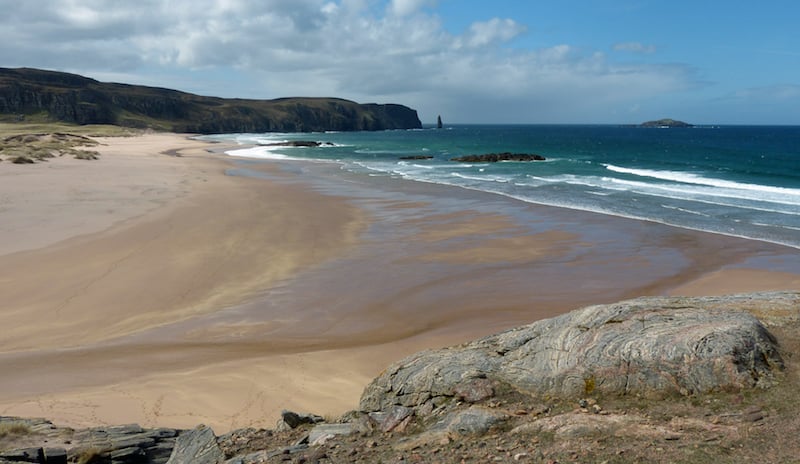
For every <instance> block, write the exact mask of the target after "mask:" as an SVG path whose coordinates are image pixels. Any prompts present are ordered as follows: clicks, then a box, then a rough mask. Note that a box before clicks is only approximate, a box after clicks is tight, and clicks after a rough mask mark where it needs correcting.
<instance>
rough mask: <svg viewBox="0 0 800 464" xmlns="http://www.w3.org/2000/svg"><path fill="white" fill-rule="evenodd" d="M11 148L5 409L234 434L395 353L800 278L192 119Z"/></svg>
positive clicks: (5, 204)
mask: <svg viewBox="0 0 800 464" xmlns="http://www.w3.org/2000/svg"><path fill="white" fill-rule="evenodd" d="M99 141H100V142H101V144H102V145H101V146H100V147H99V148H98V151H99V152H100V157H99V160H96V161H82V160H74V159H56V160H53V161H50V162H47V163H39V164H36V165H26V166H17V165H12V164H11V163H0V295H2V303H1V305H2V306H0V327H3V331H2V336H1V337H0V370H1V371H2V372H4V373H5V374H4V375H3V376H2V377H0V415H19V416H43V417H47V418H49V419H51V420H53V421H56V422H58V423H60V424H65V425H74V426H87V425H97V424H111V423H131V422H137V423H140V424H141V425H144V426H170V427H192V426H194V425H196V424H198V423H205V424H207V425H210V426H212V427H213V428H214V430H215V432H217V433H224V432H226V431H228V430H230V429H233V428H238V427H245V426H257V427H272V426H273V425H274V423H275V420H276V419H277V417H278V416H279V413H280V411H281V410H282V409H293V410H299V411H303V412H314V413H317V414H331V415H335V414H340V413H342V412H344V411H347V410H349V409H353V408H355V407H356V406H357V402H358V397H359V396H360V393H361V390H362V389H363V387H364V385H366V383H368V382H369V380H370V379H371V378H372V377H374V376H375V375H376V374H377V373H378V372H380V371H381V370H382V369H383V368H385V367H386V366H387V365H388V364H389V363H391V362H393V361H395V360H398V359H399V358H401V357H403V356H405V355H407V354H410V353H412V352H414V351H417V350H420V349H425V348H432V347H440V346H445V345H448V344H452V343H457V342H462V341H466V340H468V339H471V338H473V337H477V336H481V335H487V334H489V333H493V332H496V331H498V330H502V329H505V328H509V327H513V326H515V325H519V324H524V323H529V322H532V321H535V320H538V319H542V318H545V317H550V316H553V315H556V314H559V313H563V312H565V311H568V310H570V309H574V308H577V307H580V306H584V305H588V304H595V303H606V302H612V301H616V300H620V299H624V298H631V297H636V296H644V295H665V294H671V295H705V294H707V295H713V294H725V293H738V292H750V291H762V290H779V289H780V290H782V289H794V290H800V269H798V266H800V265H798V263H800V259H798V257H799V255H800V250H796V249H791V248H786V247H781V246H777V245H772V244H768V243H763V242H755V241H749V240H743V239H737V238H732V237H724V236H718V235H711V234H704V233H699V232H693V231H687V230H680V229H675V228H671V227H666V226H662V225H658V224H652V223H645V222H642V221H634V220H627V219H620V218H613V217H609V216H602V215H596V214H591V213H579V212H575V211H567V210H562V209H558V208H548V207H540V206H535V205H530V204H526V203H522V202H519V201H515V200H510V199H507V198H503V197H499V196H495V195H490V194H484V193H479V192H471V191H465V190H460V189H457V188H450V187H444V186H434V185H426V184H414V183H410V182H405V181H400V180H396V179H383V178H372V177H367V176H357V175H352V174H346V173H341V172H340V171H338V169H337V168H336V167H335V166H332V165H330V164H315V163H298V162H290V161H284V162H277V161H274V162H253V161H246V160H236V159H234V158H231V157H228V156H226V155H224V154H222V153H221V149H222V148H223V147H221V146H219V145H215V144H209V143H205V142H201V141H196V140H191V139H189V138H187V136H185V135H179V134H146V135H141V136H137V137H125V138H122V137H120V138H102V139H99Z"/></svg>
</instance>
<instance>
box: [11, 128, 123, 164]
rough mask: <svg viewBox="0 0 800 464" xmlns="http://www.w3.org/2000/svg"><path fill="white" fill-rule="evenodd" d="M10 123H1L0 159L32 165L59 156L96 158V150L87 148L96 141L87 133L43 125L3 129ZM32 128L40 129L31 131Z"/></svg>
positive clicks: (96, 143) (83, 158)
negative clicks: (56, 129) (58, 129)
mask: <svg viewBox="0 0 800 464" xmlns="http://www.w3.org/2000/svg"><path fill="white" fill-rule="evenodd" d="M9 126H13V125H9V124H0V161H10V162H12V163H15V164H33V163H36V162H40V161H47V160H48V159H50V158H56V157H60V156H72V157H74V158H76V159H82V160H94V159H97V156H98V155H97V152H95V151H92V150H91V149H90V148H91V147H94V146H97V145H98V142H97V141H96V140H94V139H92V138H89V137H87V136H84V135H80V134H75V133H72V132H71V131H70V132H58V131H55V130H53V129H55V128H47V127H46V126H44V125H37V126H35V127H26V128H14V130H6V129H7V128H8V127H9ZM34 128H35V129H42V130H41V131H38V130H30V129H34ZM62 128H63V129H67V130H69V129H70V128H66V127H62ZM26 129H27V130H26ZM78 132H79V131H78ZM114 132H115V131H108V132H107V133H114Z"/></svg>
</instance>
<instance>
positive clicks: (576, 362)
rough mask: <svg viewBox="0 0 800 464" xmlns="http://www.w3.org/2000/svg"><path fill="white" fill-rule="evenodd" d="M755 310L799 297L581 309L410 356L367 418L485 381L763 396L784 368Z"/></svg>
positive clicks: (368, 396) (791, 307)
mask: <svg viewBox="0 0 800 464" xmlns="http://www.w3.org/2000/svg"><path fill="white" fill-rule="evenodd" d="M742 308H745V309H747V310H745V309H742ZM753 308H758V310H759V311H761V312H764V313H769V314H778V313H796V312H798V308H800V293H792V292H784V293H760V294H749V295H734V296H727V297H706V298H680V297H673V298H640V299H635V300H629V301H624V302H621V303H616V304H610V305H599V306H590V307H586V308H583V309H578V310H575V311H572V312H570V313H567V314H563V315H561V316H558V317H555V318H552V319H547V320H542V321H538V322H535V323H533V324H530V325H527V326H523V327H518V328H515V329H511V330H508V331H505V332H502V333H499V334H495V335H492V336H489V337H485V338H482V339H480V340H476V341H473V342H471V343H467V344H464V345H460V346H456V347H450V348H445V349H441V350H435V351H424V352H421V353H417V354H414V355H412V356H410V357H407V358H405V359H403V360H401V361H400V362H398V363H395V364H394V365H392V366H390V367H389V368H388V369H386V371H385V372H384V373H383V374H382V375H380V376H379V377H377V378H376V379H374V380H373V381H372V382H371V383H370V384H369V385H368V386H367V387H366V389H365V390H364V393H363V394H362V397H361V403H360V409H361V410H362V411H365V412H371V411H388V410H390V409H391V408H392V407H394V406H396V405H401V406H405V407H409V408H418V409H417V410H418V411H421V410H424V409H425V408H420V406H422V405H424V404H426V402H429V401H432V402H434V404H438V403H441V402H442V400H443V399H447V398H454V397H456V396H457V395H458V394H459V393H458V390H459V388H460V387H459V386H463V385H465V384H469V383H470V382H474V381H475V380H476V379H484V378H485V379H489V380H491V381H493V382H495V383H496V384H502V385H507V386H508V387H509V388H511V389H512V390H516V391H519V392H523V393H527V394H534V395H536V394H539V395H550V396H557V397H570V398H578V397H580V396H583V395H586V394H589V393H593V394H595V393H603V394H617V395H626V394H628V395H642V396H646V397H656V398H657V397H664V396H666V395H672V394H680V395H691V394H696V393H705V392H711V391H717V390H731V389H742V388H751V387H757V386H761V387H766V386H769V385H770V384H771V382H772V379H773V374H774V371H776V370H780V369H782V368H783V360H782V359H781V356H780V354H779V352H778V347H777V342H776V340H775V338H774V337H773V336H772V335H771V334H770V333H769V331H768V330H767V329H766V328H765V327H764V326H763V325H762V324H761V322H759V320H758V319H756V317H754V316H753V315H752V314H751V313H750V312H748V310H749V311H752V309H753ZM462 393H463V392H462ZM428 409H430V408H428Z"/></svg>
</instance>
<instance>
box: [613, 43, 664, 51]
mask: <svg viewBox="0 0 800 464" xmlns="http://www.w3.org/2000/svg"><path fill="white" fill-rule="evenodd" d="M614 50H616V51H622V52H631V53H655V52H656V46H655V45H645V44H643V43H639V42H622V43H618V44H614Z"/></svg>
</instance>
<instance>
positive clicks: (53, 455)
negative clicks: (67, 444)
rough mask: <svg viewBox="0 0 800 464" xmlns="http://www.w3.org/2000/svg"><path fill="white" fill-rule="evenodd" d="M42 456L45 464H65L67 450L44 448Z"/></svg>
mask: <svg viewBox="0 0 800 464" xmlns="http://www.w3.org/2000/svg"><path fill="white" fill-rule="evenodd" d="M43 454H44V462H46V463H47V464H67V450H65V449H64V448H44V453H43Z"/></svg>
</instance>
